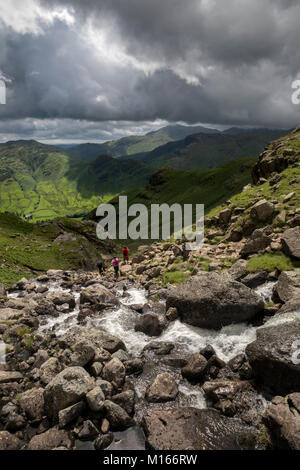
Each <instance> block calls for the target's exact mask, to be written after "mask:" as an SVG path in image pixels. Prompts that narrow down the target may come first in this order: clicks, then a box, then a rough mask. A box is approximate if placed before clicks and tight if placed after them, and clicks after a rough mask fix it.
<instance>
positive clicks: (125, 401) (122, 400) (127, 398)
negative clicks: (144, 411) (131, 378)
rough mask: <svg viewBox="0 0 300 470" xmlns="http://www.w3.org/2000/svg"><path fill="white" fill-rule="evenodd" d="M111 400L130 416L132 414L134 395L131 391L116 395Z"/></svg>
mask: <svg viewBox="0 0 300 470" xmlns="http://www.w3.org/2000/svg"><path fill="white" fill-rule="evenodd" d="M111 400H112V401H113V402H114V403H116V404H117V405H119V406H120V407H121V408H123V410H125V411H126V413H128V414H129V415H130V416H131V415H133V414H134V404H135V393H134V391H133V390H127V391H126V392H122V393H118V394H117V395H114V396H113V397H112V399H111Z"/></svg>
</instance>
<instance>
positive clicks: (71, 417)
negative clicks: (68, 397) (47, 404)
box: [58, 401, 86, 428]
mask: <svg viewBox="0 0 300 470" xmlns="http://www.w3.org/2000/svg"><path fill="white" fill-rule="evenodd" d="M85 408H86V406H85V403H84V402H83V401H80V402H78V403H75V405H71V406H68V408H65V409H63V410H60V411H59V412H58V426H59V428H65V427H66V426H68V425H69V424H70V423H72V422H73V421H75V420H76V419H77V418H79V416H81V415H82V414H83V413H84V411H85Z"/></svg>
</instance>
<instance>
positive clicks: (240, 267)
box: [228, 259, 248, 281]
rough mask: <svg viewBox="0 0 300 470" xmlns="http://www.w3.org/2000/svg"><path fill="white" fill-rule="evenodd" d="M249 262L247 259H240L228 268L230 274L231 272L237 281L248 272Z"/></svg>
mask: <svg viewBox="0 0 300 470" xmlns="http://www.w3.org/2000/svg"><path fill="white" fill-rule="evenodd" d="M247 263H248V262H247V260H245V259H239V260H238V261H236V262H235V263H234V264H233V265H232V266H231V268H230V269H229V270H228V274H230V276H231V277H232V279H234V280H235V281H240V280H241V279H242V278H243V277H244V276H246V274H247V269H246V266H247Z"/></svg>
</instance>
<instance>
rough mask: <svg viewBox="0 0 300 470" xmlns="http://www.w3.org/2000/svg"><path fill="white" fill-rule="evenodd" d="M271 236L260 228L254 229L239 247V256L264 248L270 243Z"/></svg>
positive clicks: (257, 251)
mask: <svg viewBox="0 0 300 470" xmlns="http://www.w3.org/2000/svg"><path fill="white" fill-rule="evenodd" d="M271 241H272V240H271V238H270V237H268V236H267V235H266V234H265V233H264V232H263V231H262V230H254V232H253V233H252V235H251V237H250V238H249V240H247V241H246V243H245V244H244V246H243V248H242V249H241V253H240V254H241V256H248V255H252V254H255V253H259V252H260V251H263V250H265V249H266V248H267V247H268V246H269V245H270V244H271Z"/></svg>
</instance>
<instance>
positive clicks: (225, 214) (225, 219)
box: [219, 208, 232, 225]
mask: <svg viewBox="0 0 300 470" xmlns="http://www.w3.org/2000/svg"><path fill="white" fill-rule="evenodd" d="M231 214H232V211H231V209H229V208H227V209H223V210H222V211H221V212H220V214H219V224H220V225H227V224H228V223H229V221H230V219H231Z"/></svg>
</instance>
